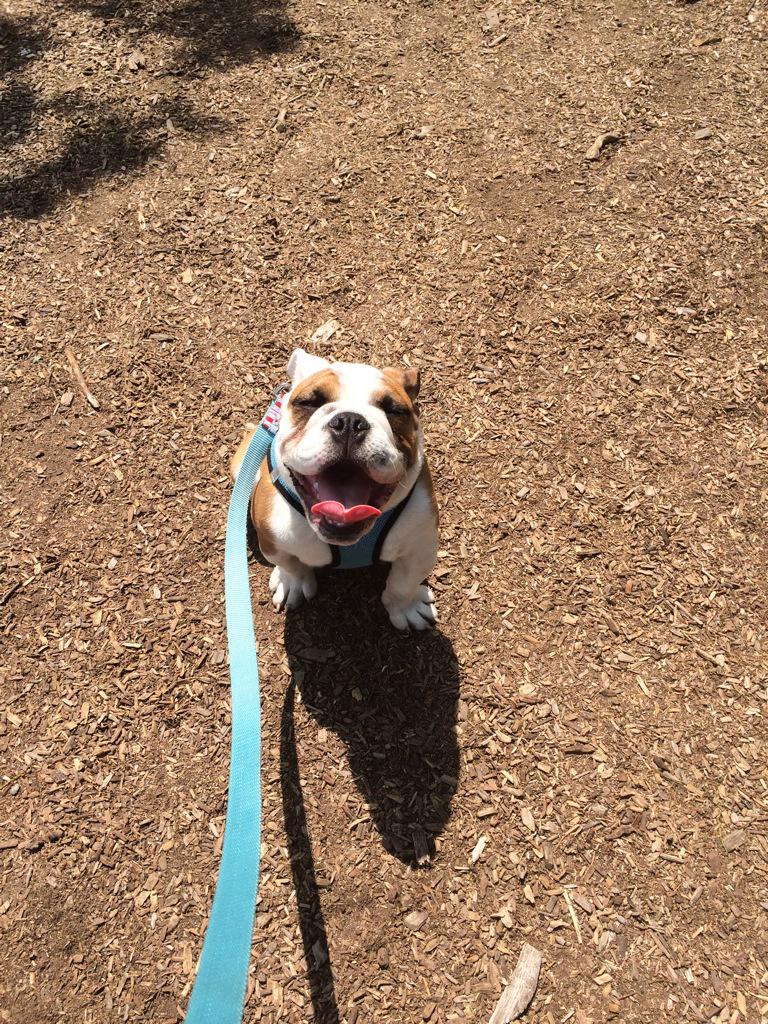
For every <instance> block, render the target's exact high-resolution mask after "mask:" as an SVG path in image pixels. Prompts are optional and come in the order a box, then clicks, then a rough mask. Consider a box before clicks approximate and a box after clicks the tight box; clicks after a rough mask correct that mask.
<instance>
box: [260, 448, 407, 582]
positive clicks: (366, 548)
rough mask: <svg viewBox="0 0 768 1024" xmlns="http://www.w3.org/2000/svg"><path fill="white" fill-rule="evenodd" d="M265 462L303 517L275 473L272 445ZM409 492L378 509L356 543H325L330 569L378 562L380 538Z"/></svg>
mask: <svg viewBox="0 0 768 1024" xmlns="http://www.w3.org/2000/svg"><path fill="white" fill-rule="evenodd" d="M273 444H274V441H273ZM267 466H268V467H269V473H270V476H271V478H272V482H273V483H274V485H275V487H276V488H277V489H278V491H279V492H280V494H282V496H283V497H284V498H285V500H286V501H287V502H288V504H289V505H290V506H291V508H295V509H296V511H297V512H299V513H300V514H301V515H303V516H304V518H305V519H306V513H305V511H304V506H303V505H302V504H301V501H300V500H299V496H298V494H296V492H295V491H294V490H292V488H291V487H289V486H288V484H287V483H286V482H285V480H283V478H282V477H281V476H279V475H277V469H276V467H275V465H274V460H273V458H272V445H270V447H269V449H268V451H267ZM412 494H413V488H412V489H411V490H410V491H409V492H408V494H407V495H406V497H405V498H403V500H402V501H401V502H400V504H399V505H395V507H394V508H390V509H388V510H387V511H386V512H382V513H381V515H380V516H379V518H378V519H377V520H376V522H375V523H374V524H373V527H372V528H371V529H370V530H369V531H368V533H366V535H365V536H364V537H361V538H360V540H359V541H357V543H356V544H345V545H337V544H329V545H328V547H329V548H330V549H331V566H332V567H333V568H334V569H365V568H367V567H368V566H369V565H376V564H377V563H379V562H380V561H381V549H382V548H383V547H384V541H385V540H386V539H387V535H388V533H389V531H390V530H391V529H392V527H393V526H394V525H395V523H396V522H397V520H398V519H399V518H400V516H401V515H402V513H403V511H404V510H405V506H406V505H407V504H408V501H409V499H410V497H411V495H412Z"/></svg>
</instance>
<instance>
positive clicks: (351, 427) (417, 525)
mask: <svg viewBox="0 0 768 1024" xmlns="http://www.w3.org/2000/svg"><path fill="white" fill-rule="evenodd" d="M288 374H289V377H290V391H289V392H288V394H287V395H286V396H285V397H284V400H283V403H282V413H281V417H280V423H279V427H278V429H277V433H276V435H275V439H274V442H273V444H272V449H271V451H270V453H269V454H268V456H267V458H266V459H265V460H264V463H263V464H262V466H261V469H260V471H259V475H258V477H257V482H256V487H255V490H254V493H253V497H252V499H251V506H250V512H251V520H252V522H253V525H254V527H255V529H256V534H257V536H258V543H259V548H260V550H261V552H262V554H263V555H264V557H265V558H266V559H267V561H268V562H270V563H271V564H272V565H274V569H273V571H272V575H271V577H270V581H269V586H270V590H271V592H272V602H273V604H274V605H275V608H277V610H278V611H281V610H283V609H287V608H295V607H296V606H297V605H298V604H300V603H301V601H302V600H304V599H306V600H309V599H311V598H312V597H314V596H315V594H316V593H317V580H316V578H315V569H316V568H320V567H322V566H330V565H338V564H340V565H341V566H342V567H343V566H344V565H345V564H350V565H359V564H366V562H367V564H370V563H371V561H377V560H378V561H382V562H386V563H390V565H391V568H390V570H389V575H388V577H387V583H386V586H385V588H384V592H383V594H382V602H383V604H384V607H385V608H386V609H387V612H388V613H389V618H390V620H391V622H392V625H393V626H394V627H395V628H396V629H400V630H407V629H416V630H421V629H426V628H428V627H430V626H432V625H434V623H435V622H436V621H437V613H436V609H435V598H434V594H433V593H432V591H431V590H430V588H429V587H428V586H426V584H425V582H424V581H425V580H426V578H427V577H428V576H429V574H430V573H431V571H432V569H433V568H434V566H435V562H436V560H437V550H438V513H437V504H436V501H435V496H434V490H433V486H432V477H431V475H430V472H429V467H428V465H427V461H426V458H425V455H424V444H423V438H422V432H421V427H420V424H419V412H418V406H417V404H416V399H417V396H418V393H419V383H420V381H419V374H418V372H417V371H416V370H413V369H410V368H409V369H404V370H401V369H393V368H387V369H383V370H378V369H375V368H374V367H372V366H368V365H366V364H364V363H330V362H328V360H326V359H322V358H320V357H319V356H316V355H311V354H309V353H308V352H305V351H304V350H303V349H296V350H295V351H294V352H293V354H292V355H291V358H290V361H289V363H288ZM252 436H253V430H252V429H251V430H250V431H247V432H246V434H245V436H244V437H243V440H242V441H241V443H240V445H239V447H238V449H237V451H236V452H235V454H234V456H233V457H232V462H231V467H230V468H231V472H232V477H233V479H235V478H236V477H237V473H238V470H239V469H240V466H241V464H242V461H243V458H244V456H245V451H246V449H247V447H248V443H249V441H250V440H251V437H252Z"/></svg>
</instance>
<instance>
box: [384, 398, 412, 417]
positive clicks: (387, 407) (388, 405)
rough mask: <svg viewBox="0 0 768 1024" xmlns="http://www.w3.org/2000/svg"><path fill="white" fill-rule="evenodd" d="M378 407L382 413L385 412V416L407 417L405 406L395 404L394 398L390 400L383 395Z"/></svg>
mask: <svg viewBox="0 0 768 1024" xmlns="http://www.w3.org/2000/svg"><path fill="white" fill-rule="evenodd" d="M378 406H379V408H380V409H381V411H382V412H385V413H386V414H387V416H407V415H408V410H407V409H406V408H405V406H404V405H400V403H399V402H396V401H395V400H394V398H391V397H390V396H389V395H384V397H383V398H382V399H380V400H379V402H378Z"/></svg>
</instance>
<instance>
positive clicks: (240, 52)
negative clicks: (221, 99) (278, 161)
mask: <svg viewBox="0 0 768 1024" xmlns="http://www.w3.org/2000/svg"><path fill="white" fill-rule="evenodd" d="M64 5H66V8H67V9H69V10H70V11H77V12H80V13H87V14H89V15H91V16H92V17H93V18H96V19H100V20H101V21H102V22H103V25H102V26H101V28H100V30H99V33H101V32H104V31H106V32H108V33H112V34H113V35H114V36H115V37H120V38H122V37H123V36H124V37H125V38H126V41H127V42H128V44H129V46H130V47H131V48H132V49H133V51H135V49H136V47H137V46H140V45H141V43H142V40H147V41H148V40H149V37H153V38H154V39H157V38H162V37H170V38H172V39H174V40H179V41H181V43H182V44H183V45H182V46H180V47H179V48H178V51H177V52H176V53H174V54H173V57H172V59H171V60H170V61H168V62H167V63H166V64H164V65H163V69H164V70H163V77H164V76H167V75H170V76H176V78H177V81H180V83H181V84H180V86H179V88H186V89H187V90H188V89H189V86H188V85H187V84H185V79H187V80H189V79H193V78H194V77H195V76H197V77H199V72H200V69H201V68H205V67H210V68H213V69H219V70H221V69H223V68H225V67H227V66H230V65H236V64H244V63H248V62H249V61H251V60H254V59H256V58H258V57H267V56H269V55H270V54H272V53H277V52H281V51H284V50H288V49H290V48H292V47H293V46H294V45H296V43H297V42H298V40H299V39H300V33H299V31H298V29H297V28H296V26H295V25H294V24H293V22H292V21H291V19H290V18H289V17H288V15H287V14H286V10H285V8H286V2H285V0H266V2H265V0H219V2H212V0H175V2H174V0H171V2H163V0H64V2H63V4H62V6H64ZM55 13H56V15H57V17H60V16H61V8H58V9H57V12H55ZM47 21H48V22H49V23H50V24H49V25H48V24H47V25H44V26H40V27H38V26H37V25H36V23H35V22H34V20H33V19H32V18H30V17H25V18H15V19H12V18H10V17H8V16H6V15H4V14H0V75H2V79H3V80H2V83H1V84H0V96H1V101H0V153H2V152H3V151H6V152H9V153H11V154H12V156H13V164H12V169H11V170H10V171H9V172H7V173H6V174H5V175H4V176H2V177H0V212H6V213H10V214H11V215H12V216H15V217H18V218H22V219H23V218H33V217H40V216H42V215H44V214H46V213H48V212H50V211H51V210H52V209H54V208H55V207H56V206H58V205H59V204H60V203H61V202H62V201H63V200H65V199H66V198H67V197H68V196H71V195H82V194H85V193H87V192H88V191H89V190H90V189H91V188H92V187H93V185H94V184H95V183H96V182H97V181H98V180H100V179H104V178H110V177H115V176H116V175H118V174H124V173H130V172H132V171H136V170H138V169H141V168H142V167H144V166H145V165H146V164H147V163H148V162H149V161H150V160H151V159H152V158H153V157H156V156H158V155H160V154H161V153H162V152H163V151H164V150H165V148H166V147H167V145H168V143H169V140H170V139H171V138H172V136H173V133H174V132H176V131H177V130H180V131H181V132H185V133H189V134H211V133H213V132H218V131H222V130H224V129H225V128H226V123H225V122H224V121H223V120H221V119H220V118H216V117H211V116H208V115H203V114H200V113H198V112H196V111H195V109H194V107H193V105H192V102H191V100H192V98H193V97H192V95H190V100H189V101H188V99H187V97H186V96H182V95H176V96H175V97H168V96H166V97H165V98H164V99H158V98H157V97H155V100H154V102H149V99H148V97H147V96H146V95H144V94H143V93H142V92H141V91H139V92H138V93H134V94H131V93H125V94H123V95H120V96H116V95H115V94H114V92H113V94H112V96H109V98H103V96H104V95H107V96H108V95H109V94H108V93H106V94H102V98H99V99H92V98H90V97H89V96H86V95H85V94H84V93H83V92H82V91H76V92H72V91H70V92H66V93H63V94H61V95H59V96H58V97H54V98H53V99H46V98H44V97H43V95H42V94H41V92H40V91H39V89H38V87H37V84H36V82H34V81H32V80H30V78H29V77H28V76H27V68H28V67H29V65H30V64H31V63H33V62H34V61H35V59H36V58H38V57H40V56H41V55H42V54H43V53H45V52H46V50H48V49H53V48H54V46H56V47H59V46H61V45H62V42H63V40H64V38H67V37H64V36H62V37H61V38H59V37H58V35H57V33H56V20H55V18H53V17H52V16H51V15H50V12H49V15H48V17H47ZM68 45H71V44H68ZM127 56H128V49H126V50H125V57H126V59H127ZM43 124H46V125H53V124H55V125H56V126H57V127H56V129H55V130H56V131H57V136H56V139H55V144H54V146H50V145H47V144H46V145H41V140H42V141H43V142H44V143H47V139H46V138H45V137H44V136H42V135H41V134H40V128H41V126H42V125H43ZM50 130H53V129H51V128H47V129H46V131H50ZM38 152H40V153H41V155H40V156H38V155H37V153H38ZM8 162H9V163H10V161H8Z"/></svg>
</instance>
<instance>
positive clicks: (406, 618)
mask: <svg viewBox="0 0 768 1024" xmlns="http://www.w3.org/2000/svg"><path fill="white" fill-rule="evenodd" d="M386 608H387V611H388V612H389V618H390V621H391V623H392V625H393V626H394V627H395V629H428V628H429V627H430V626H434V624H435V623H436V622H437V608H435V595H434V594H433V593H432V591H431V590H430V589H429V587H426V586H424V585H422V586H420V587H419V589H418V591H417V593H416V599H415V600H414V601H411V602H410V603H408V604H402V603H397V602H395V603H389V602H387V603H386Z"/></svg>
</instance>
